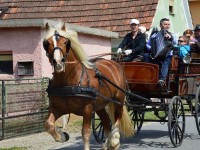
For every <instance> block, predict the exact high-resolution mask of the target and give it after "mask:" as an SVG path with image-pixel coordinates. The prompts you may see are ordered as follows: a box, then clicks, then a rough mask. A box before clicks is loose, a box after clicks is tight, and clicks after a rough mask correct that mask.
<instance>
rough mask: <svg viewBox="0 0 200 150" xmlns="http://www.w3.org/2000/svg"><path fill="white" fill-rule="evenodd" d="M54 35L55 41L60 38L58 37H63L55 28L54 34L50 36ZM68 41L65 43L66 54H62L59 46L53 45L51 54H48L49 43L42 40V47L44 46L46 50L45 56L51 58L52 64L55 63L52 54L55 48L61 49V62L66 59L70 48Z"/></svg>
mask: <svg viewBox="0 0 200 150" xmlns="http://www.w3.org/2000/svg"><path fill="white" fill-rule="evenodd" d="M54 37H55V41H56V42H58V40H59V39H60V37H63V38H65V37H64V36H61V35H60V34H59V33H58V32H57V31H56V30H55V32H54V35H53V36H52V38H54ZM65 39H66V38H65ZM68 43H69V44H68ZM68 43H67V44H66V54H64V52H63V50H62V49H61V48H60V47H58V46H55V47H54V48H53V52H52V54H51V55H49V53H48V46H49V43H47V42H46V41H44V42H43V47H44V49H45V50H46V55H47V57H48V58H49V59H50V60H52V64H55V63H56V61H55V59H54V57H53V56H54V52H55V50H59V51H61V53H62V54H63V58H62V59H61V62H63V63H64V62H65V61H66V59H67V57H68V55H69V50H70V48H71V44H70V41H69V42H68Z"/></svg>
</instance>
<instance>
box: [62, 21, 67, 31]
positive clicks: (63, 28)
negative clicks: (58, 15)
mask: <svg viewBox="0 0 200 150" xmlns="http://www.w3.org/2000/svg"><path fill="white" fill-rule="evenodd" d="M61 30H63V31H66V28H65V23H64V24H63V25H62V27H61Z"/></svg>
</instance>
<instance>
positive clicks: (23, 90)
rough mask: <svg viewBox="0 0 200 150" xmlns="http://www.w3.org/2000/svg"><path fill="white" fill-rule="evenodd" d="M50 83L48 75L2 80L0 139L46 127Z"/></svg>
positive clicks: (0, 92)
mask: <svg viewBox="0 0 200 150" xmlns="http://www.w3.org/2000/svg"><path fill="white" fill-rule="evenodd" d="M48 82H49V79H48V78H41V79H19V80H0V111H1V112H0V140H3V139H7V138H11V137H16V136H21V135H27V134H30V133H36V132H41V131H43V130H44V122H45V120H46V119H47V113H48V105H49V101H48V97H47V93H46V88H47V86H48Z"/></svg>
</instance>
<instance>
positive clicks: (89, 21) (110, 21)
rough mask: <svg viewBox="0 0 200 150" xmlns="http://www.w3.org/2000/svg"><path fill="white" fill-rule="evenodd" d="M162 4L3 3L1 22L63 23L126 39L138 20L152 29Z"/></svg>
mask: <svg viewBox="0 0 200 150" xmlns="http://www.w3.org/2000/svg"><path fill="white" fill-rule="evenodd" d="M158 1H159V0H0V7H1V8H4V7H5V8H6V7H8V8H9V9H8V10H7V11H6V12H5V14H4V15H2V17H1V20H9V19H44V18H45V19H61V20H63V21H65V22H67V23H74V24H78V25H81V26H87V27H91V28H99V29H104V30H109V31H114V32H119V34H120V37H123V36H124V35H125V34H126V33H127V32H128V31H129V30H130V28H129V21H130V19H132V18H137V19H139V20H140V23H141V24H142V25H144V26H146V27H147V29H149V28H150V26H151V23H152V20H153V17H154V15H155V12H156V8H157V4H158Z"/></svg>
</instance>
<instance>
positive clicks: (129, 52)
mask: <svg viewBox="0 0 200 150" xmlns="http://www.w3.org/2000/svg"><path fill="white" fill-rule="evenodd" d="M132 52H133V51H132V50H131V49H127V50H125V51H124V53H125V55H129V54H131V53H132Z"/></svg>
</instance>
